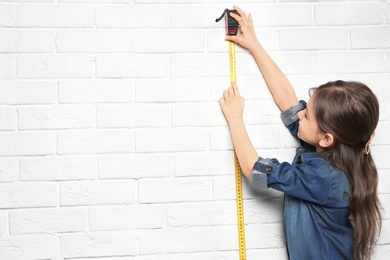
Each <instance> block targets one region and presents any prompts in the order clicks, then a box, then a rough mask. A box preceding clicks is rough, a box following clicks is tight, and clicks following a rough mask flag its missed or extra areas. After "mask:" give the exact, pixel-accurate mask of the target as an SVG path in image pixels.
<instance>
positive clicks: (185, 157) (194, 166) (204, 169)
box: [175, 151, 234, 177]
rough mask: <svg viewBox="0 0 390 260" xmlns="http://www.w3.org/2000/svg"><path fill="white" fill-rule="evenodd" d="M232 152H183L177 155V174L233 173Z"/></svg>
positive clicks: (206, 174)
mask: <svg viewBox="0 0 390 260" xmlns="http://www.w3.org/2000/svg"><path fill="white" fill-rule="evenodd" d="M232 162H233V153H232V152H225V151H223V152H222V151H221V152H202V153H181V154H177V155H176V156H175V176H178V177H183V176H187V177H189V176H218V175H226V174H233V173H234V168H233V167H232Z"/></svg>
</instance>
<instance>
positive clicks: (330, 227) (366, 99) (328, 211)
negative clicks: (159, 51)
mask: <svg viewBox="0 0 390 260" xmlns="http://www.w3.org/2000/svg"><path fill="white" fill-rule="evenodd" d="M234 8H235V9H236V10H237V12H238V15H237V14H234V13H230V15H231V16H232V17H233V18H234V19H236V20H237V21H238V23H239V25H240V27H241V35H240V36H227V37H226V40H229V41H233V42H236V43H237V44H240V45H241V46H242V47H244V48H246V49H248V50H249V51H250V52H251V53H252V55H253V56H254V58H255V60H256V62H257V64H258V66H259V68H260V70H261V72H262V74H263V77H264V79H265V81H266V83H267V86H268V88H269V90H270V91H271V93H272V96H273V98H274V100H275V102H276V104H277V105H278V107H279V108H280V110H281V111H282V120H283V122H284V123H285V125H286V126H287V127H288V128H289V130H290V132H291V134H292V135H293V136H296V137H298V138H299V139H300V142H301V145H302V146H301V147H299V148H298V149H297V151H296V155H295V158H294V160H293V162H292V163H291V164H289V163H287V162H282V163H280V162H279V161H278V160H276V159H264V158H261V157H259V156H258V155H257V152H256V150H255V149H254V147H253V145H252V143H251V141H250V140H249V137H248V134H247V132H246V129H245V125H244V121H243V110H244V99H243V98H242V97H241V96H240V93H239V90H238V87H237V85H236V84H235V83H234V82H233V83H232V86H231V87H229V88H228V90H226V91H225V92H224V93H223V97H222V98H221V99H220V105H221V108H222V111H223V113H224V115H225V118H226V120H227V122H228V125H229V129H230V133H231V136H232V140H233V144H234V148H235V151H236V153H237V157H238V160H239V163H240V166H241V169H242V171H243V173H244V174H245V176H246V177H247V178H248V179H249V180H250V182H251V184H252V186H254V187H255V188H267V187H271V188H274V189H276V190H280V191H282V192H284V193H285V202H284V213H283V226H284V233H285V241H286V245H287V250H288V255H289V258H290V259H293V260H294V259H296V260H306V259H307V260H311V259H369V258H370V257H371V254H372V252H373V249H374V246H375V242H376V239H377V233H379V231H380V227H381V214H380V209H381V207H380V203H379V200H378V196H377V184H378V174H377V170H376V167H375V164H374V162H373V160H372V157H371V154H370V142H371V140H372V138H373V133H374V130H375V128H376V126H377V123H378V118H379V105H378V100H377V99H376V97H375V95H374V94H373V93H372V91H371V90H370V89H369V88H368V87H367V86H365V85H363V84H361V83H358V82H344V81H335V82H329V83H326V84H324V85H322V86H320V87H318V88H316V89H314V90H313V91H312V93H311V98H310V99H309V101H308V102H307V103H306V102H304V101H298V98H297V96H296V94H295V92H294V89H293V87H292V86H291V84H290V82H289V81H288V79H287V78H286V76H285V75H284V74H283V73H282V72H281V70H280V69H279V68H278V66H277V65H276V64H275V63H274V61H273V60H272V59H271V58H270V57H269V56H268V54H267V53H266V51H265V50H264V49H263V47H262V45H261V44H260V43H259V41H258V40H257V37H256V34H255V31H254V27H253V21H252V17H251V15H250V14H249V15H248V16H246V14H245V13H244V12H243V11H242V10H241V9H240V8H238V7H236V6H235V7H234ZM350 216H351V219H350ZM350 220H351V221H352V223H351V221H350Z"/></svg>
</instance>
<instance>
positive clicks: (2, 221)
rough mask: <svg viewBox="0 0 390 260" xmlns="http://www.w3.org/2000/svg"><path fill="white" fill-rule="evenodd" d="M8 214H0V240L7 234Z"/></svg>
mask: <svg viewBox="0 0 390 260" xmlns="http://www.w3.org/2000/svg"><path fill="white" fill-rule="evenodd" d="M8 229H9V228H8V212H5V211H3V212H0V239H1V238H2V237H3V236H4V235H5V234H7V233H8Z"/></svg>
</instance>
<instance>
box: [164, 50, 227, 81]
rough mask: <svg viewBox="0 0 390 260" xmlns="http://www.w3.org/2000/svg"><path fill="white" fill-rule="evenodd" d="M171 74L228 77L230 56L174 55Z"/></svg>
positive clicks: (175, 75)
mask: <svg viewBox="0 0 390 260" xmlns="http://www.w3.org/2000/svg"><path fill="white" fill-rule="evenodd" d="M170 71H171V76H172V77H174V78H176V77H186V78H188V77H196V78H198V77H228V75H229V58H228V56H226V55H219V54H211V55H210V54H209V55H199V56H197V57H196V59H195V58H194V56H188V55H180V56H172V57H171V59H170Z"/></svg>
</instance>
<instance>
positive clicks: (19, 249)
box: [0, 234, 58, 259]
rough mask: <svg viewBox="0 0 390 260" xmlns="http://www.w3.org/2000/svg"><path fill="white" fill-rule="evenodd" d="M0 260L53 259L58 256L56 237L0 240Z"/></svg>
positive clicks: (43, 236)
mask: <svg viewBox="0 0 390 260" xmlns="http://www.w3.org/2000/svg"><path fill="white" fill-rule="evenodd" d="M0 248H1V251H0V258H1V259H26V257H28V258H29V259H53V258H56V257H57V255H58V237H57V236H56V235H47V234H34V235H18V236H8V237H3V238H0Z"/></svg>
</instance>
